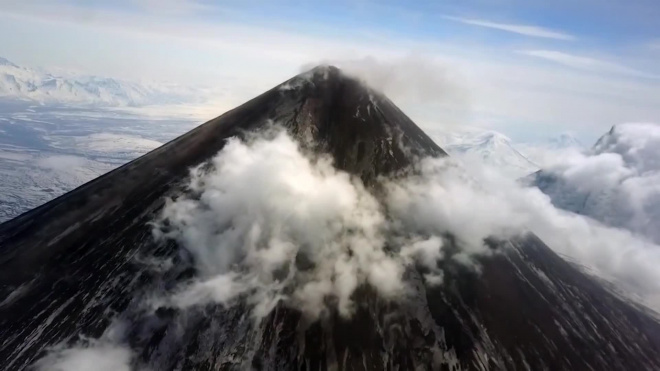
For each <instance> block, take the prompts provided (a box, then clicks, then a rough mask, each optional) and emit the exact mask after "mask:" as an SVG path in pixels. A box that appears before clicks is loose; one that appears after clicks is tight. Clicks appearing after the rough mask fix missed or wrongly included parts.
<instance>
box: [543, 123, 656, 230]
mask: <svg viewBox="0 0 660 371" xmlns="http://www.w3.org/2000/svg"><path fill="white" fill-rule="evenodd" d="M546 172H547V173H549V174H552V175H554V176H555V177H557V178H558V179H557V180H552V181H551V182H550V183H545V182H542V183H540V184H539V186H540V187H542V189H544V191H545V192H546V193H548V194H549V195H551V197H552V198H553V202H554V203H555V204H556V205H559V206H560V207H562V208H566V209H568V210H572V211H576V212H579V213H581V214H584V215H588V216H591V217H593V218H595V219H598V220H600V221H602V222H603V223H606V224H608V225H612V226H616V227H620V228H626V229H629V230H630V231H632V232H634V233H638V234H640V235H642V236H645V237H646V238H649V239H651V240H653V241H655V242H656V243H660V232H659V231H658V229H657V225H658V223H660V125H656V124H650V123H629V124H622V125H616V126H615V127H614V128H613V129H612V131H611V132H610V133H608V134H606V135H605V136H604V137H603V138H601V139H600V140H599V141H598V143H597V144H596V145H595V146H594V147H593V148H592V149H591V150H589V151H585V152H584V153H582V152H577V151H575V152H565V153H564V154H563V156H561V157H559V158H556V159H555V161H554V162H553V163H548V164H547V166H546Z"/></svg>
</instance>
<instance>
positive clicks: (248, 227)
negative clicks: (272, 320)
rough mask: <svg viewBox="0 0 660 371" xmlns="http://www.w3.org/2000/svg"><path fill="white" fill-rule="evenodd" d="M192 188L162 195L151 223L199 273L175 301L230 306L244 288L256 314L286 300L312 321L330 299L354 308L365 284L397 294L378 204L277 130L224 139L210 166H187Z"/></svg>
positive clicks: (395, 269)
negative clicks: (158, 215)
mask: <svg viewBox="0 0 660 371" xmlns="http://www.w3.org/2000/svg"><path fill="white" fill-rule="evenodd" d="M189 187H190V191H191V192H192V194H191V195H190V196H188V197H180V198H178V199H177V200H176V201H170V202H168V204H167V205H166V206H165V208H164V210H163V215H162V218H163V222H162V223H160V226H161V228H160V229H155V233H156V235H157V236H163V237H165V238H175V239H176V240H178V241H179V242H180V243H181V245H182V246H184V247H185V248H186V249H188V250H189V251H190V252H191V253H192V254H193V255H194V257H195V261H196V262H197V265H198V267H199V269H200V271H201V281H199V282H197V283H194V284H193V285H192V287H186V288H183V289H182V291H181V292H179V293H178V294H176V295H175V297H174V304H177V305H179V306H182V307H187V306H190V305H194V304H198V303H200V302H209V301H213V302H220V303H225V304H229V303H231V301H232V300H235V299H237V297H239V296H241V295H243V296H247V297H248V300H249V301H251V302H253V303H254V304H256V306H257V307H256V309H255V312H254V314H255V315H256V316H257V317H260V316H262V315H265V314H267V313H268V312H269V311H270V309H271V308H272V307H273V306H274V305H275V304H276V303H277V302H278V301H284V302H285V303H287V304H288V305H292V306H295V307H297V308H300V309H301V310H302V311H303V312H304V313H305V314H307V315H308V316H310V317H312V318H317V317H319V316H322V315H324V313H325V312H326V304H327V300H328V298H332V299H333V300H336V308H337V309H338V310H339V312H340V313H341V314H342V315H344V316H349V315H351V313H352V310H353V305H354V304H353V302H352V299H351V295H352V293H353V291H354V290H355V289H356V288H357V287H358V286H359V285H362V284H367V283H368V284H370V285H371V286H373V287H375V288H376V289H377V290H378V292H379V293H380V294H381V295H383V296H384V297H386V298H394V297H397V296H399V295H401V294H402V292H403V284H402V281H401V275H402V273H403V268H402V264H401V262H399V261H398V260H396V259H395V258H394V257H392V256H390V255H389V254H387V253H386V252H385V250H384V236H383V228H385V227H386V225H385V219H384V216H383V214H382V212H381V209H380V206H379V204H378V202H377V201H376V200H375V199H374V198H373V197H372V196H371V195H370V194H369V193H368V192H367V191H366V190H365V189H364V187H363V186H362V185H361V183H360V182H359V181H358V180H356V179H352V178H351V177H350V176H349V175H348V174H346V173H342V172H338V171H336V170H335V169H334V168H333V167H332V165H331V163H330V162H329V160H328V159H327V158H324V157H321V158H318V159H315V160H310V159H308V158H306V157H305V156H303V155H302V153H301V152H300V150H299V148H298V146H297V144H296V143H295V142H294V141H293V140H292V139H291V138H289V137H288V136H286V135H285V134H283V133H278V134H275V135H274V138H273V139H272V140H264V139H253V140H252V141H251V142H249V143H243V142H241V141H240V140H238V139H232V140H230V141H229V143H227V145H226V146H225V148H224V149H223V150H222V151H221V152H220V153H219V154H218V156H216V157H215V158H214V159H213V160H212V169H211V170H207V169H206V168H205V167H198V168H196V169H195V170H193V172H192V174H191V182H190V186H189Z"/></svg>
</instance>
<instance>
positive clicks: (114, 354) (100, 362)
mask: <svg viewBox="0 0 660 371" xmlns="http://www.w3.org/2000/svg"><path fill="white" fill-rule="evenodd" d="M132 357H133V354H132V352H131V350H130V349H128V348H126V347H122V346H119V345H116V344H112V343H103V342H92V344H90V345H80V346H75V347H71V348H59V349H54V350H52V351H50V352H49V353H48V354H47V355H46V356H45V357H43V358H41V359H40V360H39V361H37V362H36V363H35V364H34V368H35V369H36V370H37V371H133V368H132V367H131V359H132Z"/></svg>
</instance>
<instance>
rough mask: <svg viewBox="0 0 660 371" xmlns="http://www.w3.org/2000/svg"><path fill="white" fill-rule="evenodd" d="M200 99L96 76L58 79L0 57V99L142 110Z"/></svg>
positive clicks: (190, 92) (184, 91) (186, 91)
mask: <svg viewBox="0 0 660 371" xmlns="http://www.w3.org/2000/svg"><path fill="white" fill-rule="evenodd" d="M199 97H200V94H199V91H197V90H195V89H192V88H189V87H182V86H178V85H166V84H153V83H136V82H129V81H123V80H119V79H115V78H108V77H99V76H84V75H71V76H61V75H58V74H55V73H51V72H47V71H41V70H37V69H33V68H30V67H23V66H19V65H17V64H15V63H13V62H11V61H9V60H7V59H5V58H2V57H0V98H5V99H19V100H29V101H35V102H38V103H42V104H52V103H56V104H77V105H86V106H145V105H153V104H176V103H192V102H196V101H198V100H199Z"/></svg>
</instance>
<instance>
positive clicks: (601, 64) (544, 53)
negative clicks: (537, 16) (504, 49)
mask: <svg viewBox="0 0 660 371" xmlns="http://www.w3.org/2000/svg"><path fill="white" fill-rule="evenodd" d="M519 53H521V54H525V55H528V56H531V57H536V58H541V59H545V60H548V61H551V62H555V63H559V64H562V65H564V66H567V67H571V68H577V69H582V70H588V71H592V72H598V73H608V74H619V75H628V76H633V77H641V78H650V79H658V78H660V76H658V75H653V74H649V73H646V72H643V71H639V70H636V69H634V68H630V67H627V66H624V65H621V64H618V63H614V62H610V61H606V60H602V59H596V58H590V57H583V56H579V55H573V54H568V53H564V52H560V51H556V50H525V51H520V52H519Z"/></svg>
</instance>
